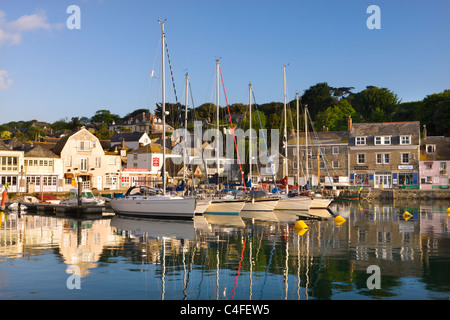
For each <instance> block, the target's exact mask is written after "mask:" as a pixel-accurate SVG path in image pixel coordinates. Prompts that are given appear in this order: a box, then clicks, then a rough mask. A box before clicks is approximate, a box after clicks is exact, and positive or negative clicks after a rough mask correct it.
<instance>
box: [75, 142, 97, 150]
mask: <svg viewBox="0 0 450 320" xmlns="http://www.w3.org/2000/svg"><path fill="white" fill-rule="evenodd" d="M94 147H95V142H94V141H84V140H80V141H78V150H79V151H91V149H92V148H94Z"/></svg>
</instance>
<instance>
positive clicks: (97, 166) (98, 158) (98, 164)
mask: <svg viewBox="0 0 450 320" xmlns="http://www.w3.org/2000/svg"><path fill="white" fill-rule="evenodd" d="M101 164H102V158H100V157H96V158H95V167H96V168H100V167H101Z"/></svg>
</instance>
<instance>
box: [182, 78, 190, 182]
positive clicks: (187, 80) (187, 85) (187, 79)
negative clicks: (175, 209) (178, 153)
mask: <svg viewBox="0 0 450 320" xmlns="http://www.w3.org/2000/svg"><path fill="white" fill-rule="evenodd" d="M188 90H189V74H188V73H187V72H186V106H185V110H184V153H183V181H184V187H185V190H187V187H186V156H187V150H186V148H187V135H188V131H187V123H188V121H187V118H188V112H187V110H188V102H189V99H188V94H189V91H188Z"/></svg>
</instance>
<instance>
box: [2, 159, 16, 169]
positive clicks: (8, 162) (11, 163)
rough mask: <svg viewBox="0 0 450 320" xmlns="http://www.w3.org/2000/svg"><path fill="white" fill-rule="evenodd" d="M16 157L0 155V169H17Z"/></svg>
mask: <svg viewBox="0 0 450 320" xmlns="http://www.w3.org/2000/svg"><path fill="white" fill-rule="evenodd" d="M18 162H19V158H18V157H0V170H1V171H18V170H19V165H18Z"/></svg>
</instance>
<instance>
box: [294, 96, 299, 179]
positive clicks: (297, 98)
mask: <svg viewBox="0 0 450 320" xmlns="http://www.w3.org/2000/svg"><path fill="white" fill-rule="evenodd" d="M295 96H296V100H297V186H298V187H299V188H300V170H299V168H300V166H299V165H300V141H299V140H300V137H299V132H300V124H299V123H300V112H299V105H300V104H299V97H298V92H297V93H296V94H295Z"/></svg>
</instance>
